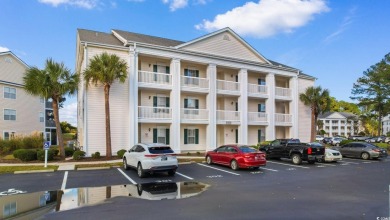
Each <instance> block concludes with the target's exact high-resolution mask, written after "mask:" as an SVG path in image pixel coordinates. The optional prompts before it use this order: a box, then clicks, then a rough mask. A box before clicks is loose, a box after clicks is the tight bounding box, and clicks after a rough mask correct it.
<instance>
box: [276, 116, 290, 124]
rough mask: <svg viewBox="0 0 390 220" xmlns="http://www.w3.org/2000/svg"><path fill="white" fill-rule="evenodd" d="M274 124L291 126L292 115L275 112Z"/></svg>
mask: <svg viewBox="0 0 390 220" xmlns="http://www.w3.org/2000/svg"><path fill="white" fill-rule="evenodd" d="M275 125H279V126H291V125H292V115H291V114H280V113H275Z"/></svg>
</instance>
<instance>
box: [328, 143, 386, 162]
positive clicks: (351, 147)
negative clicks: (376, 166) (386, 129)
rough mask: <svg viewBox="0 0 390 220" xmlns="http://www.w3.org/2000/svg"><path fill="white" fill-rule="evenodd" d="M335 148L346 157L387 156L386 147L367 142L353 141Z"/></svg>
mask: <svg viewBox="0 0 390 220" xmlns="http://www.w3.org/2000/svg"><path fill="white" fill-rule="evenodd" d="M334 149H335V150H338V151H340V152H341V154H342V155H343V156H344V157H357V158H362V159H364V160H368V159H378V158H386V157H387V151H386V150H385V149H383V148H380V147H377V146H375V145H373V144H370V143H366V142H351V143H348V144H345V145H343V146H340V147H335V148H334Z"/></svg>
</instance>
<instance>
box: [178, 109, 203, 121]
mask: <svg viewBox="0 0 390 220" xmlns="http://www.w3.org/2000/svg"><path fill="white" fill-rule="evenodd" d="M180 115H181V118H182V119H187V120H188V119H189V120H208V119H209V110H207V109H189V108H182V109H181V113H180Z"/></svg>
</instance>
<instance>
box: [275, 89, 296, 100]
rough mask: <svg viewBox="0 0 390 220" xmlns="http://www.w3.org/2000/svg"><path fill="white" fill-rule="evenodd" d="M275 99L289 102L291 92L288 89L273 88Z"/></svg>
mask: <svg viewBox="0 0 390 220" xmlns="http://www.w3.org/2000/svg"><path fill="white" fill-rule="evenodd" d="M275 98H277V99H285V100H291V98H292V91H291V89H289V88H282V87H275Z"/></svg>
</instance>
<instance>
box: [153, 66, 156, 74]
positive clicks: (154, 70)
mask: <svg viewBox="0 0 390 220" xmlns="http://www.w3.org/2000/svg"><path fill="white" fill-rule="evenodd" d="M153 72H155V73H157V65H153Z"/></svg>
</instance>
